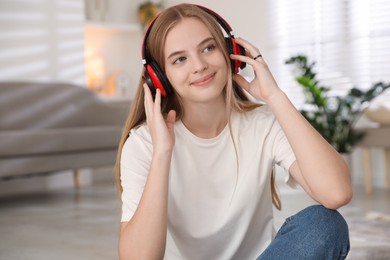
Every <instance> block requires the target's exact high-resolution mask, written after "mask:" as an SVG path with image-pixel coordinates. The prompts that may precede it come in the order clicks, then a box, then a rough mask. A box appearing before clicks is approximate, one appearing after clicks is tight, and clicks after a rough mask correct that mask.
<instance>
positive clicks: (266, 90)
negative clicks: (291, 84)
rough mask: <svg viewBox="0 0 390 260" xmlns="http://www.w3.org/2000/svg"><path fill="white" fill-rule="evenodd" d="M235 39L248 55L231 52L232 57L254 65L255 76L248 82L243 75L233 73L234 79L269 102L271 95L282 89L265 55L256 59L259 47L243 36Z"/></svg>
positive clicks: (256, 96)
mask: <svg viewBox="0 0 390 260" xmlns="http://www.w3.org/2000/svg"><path fill="white" fill-rule="evenodd" d="M235 41H236V43H237V44H239V45H241V46H242V47H244V48H245V50H246V53H247V56H242V55H234V54H231V55H230V58H231V59H233V60H239V61H242V62H246V64H248V65H250V66H252V68H253V71H254V73H255V77H254V79H253V80H252V81H251V82H248V81H247V80H246V79H245V78H244V77H243V76H241V75H239V74H235V75H233V79H234V81H236V82H237V84H238V85H239V86H240V87H242V88H243V89H245V90H246V91H247V92H248V93H249V94H251V95H252V96H253V97H255V98H256V99H261V100H263V101H265V102H267V100H268V99H269V98H270V97H271V96H273V95H274V94H276V93H278V92H281V89H280V88H279V87H278V85H277V84H276V81H275V79H274V77H273V76H272V73H271V71H270V70H269V68H268V66H267V64H266V63H265V61H264V59H263V57H258V58H256V60H255V59H254V58H255V57H256V56H258V55H259V54H260V51H259V49H258V48H256V47H255V46H253V45H252V44H250V43H249V42H248V41H246V40H244V39H242V38H236V39H235Z"/></svg>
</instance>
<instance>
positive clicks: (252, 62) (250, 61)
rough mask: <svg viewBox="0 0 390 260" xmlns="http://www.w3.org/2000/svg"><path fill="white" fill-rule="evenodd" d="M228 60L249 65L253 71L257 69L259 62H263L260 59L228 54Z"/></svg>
mask: <svg viewBox="0 0 390 260" xmlns="http://www.w3.org/2000/svg"><path fill="white" fill-rule="evenodd" d="M230 58H231V59H233V60H239V61H241V62H245V63H246V64H249V65H251V66H252V67H253V68H254V69H255V68H257V67H258V66H259V65H260V63H261V62H263V61H262V60H260V58H259V59H256V60H254V59H253V58H250V57H248V56H242V55H237V54H230Z"/></svg>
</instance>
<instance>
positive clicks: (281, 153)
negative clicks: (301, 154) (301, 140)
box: [271, 119, 298, 187]
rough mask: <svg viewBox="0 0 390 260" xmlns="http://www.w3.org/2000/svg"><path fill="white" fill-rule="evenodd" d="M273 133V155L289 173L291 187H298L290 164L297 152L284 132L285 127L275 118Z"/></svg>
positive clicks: (276, 161) (275, 160)
mask: <svg viewBox="0 0 390 260" xmlns="http://www.w3.org/2000/svg"><path fill="white" fill-rule="evenodd" d="M271 134H272V135H273V138H274V145H273V156H274V162H275V164H277V165H279V166H280V167H282V168H283V169H284V171H285V172H286V173H287V175H286V179H285V181H286V183H287V184H288V185H289V186H291V187H296V186H297V185H298V183H297V182H296V181H295V179H294V178H293V177H292V176H291V175H290V172H289V169H290V166H291V165H292V164H293V162H295V160H296V158H295V154H294V152H293V150H292V148H291V146H290V143H289V142H288V140H287V137H286V135H285V134H284V132H283V129H282V128H281V126H280V125H279V123H278V121H277V120H276V119H275V121H274V123H273V125H272V128H271Z"/></svg>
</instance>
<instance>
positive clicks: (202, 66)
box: [192, 56, 208, 73]
mask: <svg viewBox="0 0 390 260" xmlns="http://www.w3.org/2000/svg"><path fill="white" fill-rule="evenodd" d="M192 62H193V64H192V72H193V73H199V72H202V71H204V70H206V69H207V67H208V63H207V62H206V61H205V60H204V59H203V58H202V57H200V56H195V57H193V58H192Z"/></svg>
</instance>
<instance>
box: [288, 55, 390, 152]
mask: <svg viewBox="0 0 390 260" xmlns="http://www.w3.org/2000/svg"><path fill="white" fill-rule="evenodd" d="M286 64H290V65H293V66H295V69H296V73H297V75H296V77H295V80H296V81H297V82H298V83H299V85H300V86H302V88H303V92H304V94H305V102H306V104H305V106H304V107H303V108H302V109H300V112H301V114H302V115H303V116H304V117H305V118H306V119H307V120H308V121H309V122H310V124H311V125H312V126H313V127H314V128H315V129H316V130H317V131H318V132H319V133H320V134H321V135H322V136H323V137H324V138H325V139H326V140H327V141H328V142H329V143H330V144H331V145H332V146H333V147H334V148H335V149H336V150H337V151H338V152H339V153H342V154H348V153H350V152H351V151H352V148H353V146H354V145H355V144H356V143H357V142H358V141H360V140H361V139H362V138H363V136H364V133H363V132H361V131H358V130H356V129H355V128H354V124H355V122H356V120H357V119H358V118H359V116H360V115H361V114H362V111H363V109H364V108H366V107H367V106H368V103H369V101H371V100H372V99H373V98H375V97H377V96H378V95H380V94H381V93H383V92H384V91H385V90H386V89H387V88H389V87H390V84H387V85H386V84H384V83H382V82H378V83H375V84H373V85H372V86H371V87H370V88H369V89H368V90H366V91H363V90H360V89H358V88H352V89H351V90H349V92H348V93H347V94H346V95H345V96H331V95H329V88H328V87H325V86H322V85H321V84H320V82H319V81H318V79H317V77H316V76H317V75H316V73H315V71H314V66H315V62H311V63H309V62H308V59H307V57H306V56H305V55H297V56H293V57H291V58H290V59H288V60H287V61H286Z"/></svg>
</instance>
